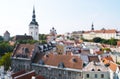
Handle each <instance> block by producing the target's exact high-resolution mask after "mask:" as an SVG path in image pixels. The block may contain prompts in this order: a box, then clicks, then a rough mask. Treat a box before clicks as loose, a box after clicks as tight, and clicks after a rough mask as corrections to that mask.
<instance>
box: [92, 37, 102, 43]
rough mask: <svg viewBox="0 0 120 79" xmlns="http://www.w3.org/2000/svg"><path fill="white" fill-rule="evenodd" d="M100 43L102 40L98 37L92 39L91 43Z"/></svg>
mask: <svg viewBox="0 0 120 79" xmlns="http://www.w3.org/2000/svg"><path fill="white" fill-rule="evenodd" d="M101 41H102V39H101V38H100V37H95V38H93V42H95V43H99V42H101Z"/></svg>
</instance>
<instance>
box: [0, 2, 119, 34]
mask: <svg viewBox="0 0 120 79" xmlns="http://www.w3.org/2000/svg"><path fill="white" fill-rule="evenodd" d="M119 3H120V0H114V1H113V0H100V1H98V0H91V1H89V0H74V1H73V0H57V1H56V0H25V1H24V0H20V1H16V0H12V1H10V0H3V1H0V9H1V15H0V36H3V34H4V33H5V31H6V30H7V31H8V32H10V34H11V36H15V35H24V34H25V33H26V34H27V35H28V29H29V23H30V22H31V20H32V11H33V6H35V14H36V21H37V22H38V24H39V33H40V34H48V33H49V32H50V29H51V28H52V27H55V29H56V31H57V33H58V34H64V33H67V32H70V33H71V32H73V31H82V30H84V31H86V30H90V29H91V25H92V23H93V24H94V29H95V30H100V29H102V28H105V29H116V30H120V28H119V27H120V15H119V14H120V9H119V8H120V6H119Z"/></svg>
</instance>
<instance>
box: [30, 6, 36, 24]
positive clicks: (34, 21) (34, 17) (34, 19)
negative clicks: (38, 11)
mask: <svg viewBox="0 0 120 79" xmlns="http://www.w3.org/2000/svg"><path fill="white" fill-rule="evenodd" d="M30 25H37V26H38V23H37V22H36V15H35V7H34V6H33V15H32V21H31V22H30Z"/></svg>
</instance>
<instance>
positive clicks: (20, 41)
mask: <svg viewBox="0 0 120 79" xmlns="http://www.w3.org/2000/svg"><path fill="white" fill-rule="evenodd" d="M36 42H38V41H36V40H18V41H17V43H20V44H27V43H29V44H34V43H36Z"/></svg>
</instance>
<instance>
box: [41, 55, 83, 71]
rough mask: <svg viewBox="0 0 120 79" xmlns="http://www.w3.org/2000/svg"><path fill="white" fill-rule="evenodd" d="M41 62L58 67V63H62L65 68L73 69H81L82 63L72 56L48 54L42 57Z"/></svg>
mask: <svg viewBox="0 0 120 79" xmlns="http://www.w3.org/2000/svg"><path fill="white" fill-rule="evenodd" d="M42 59H43V61H44V63H45V64H47V65H51V66H58V65H59V63H61V62H62V63H64V66H65V67H66V68H73V69H82V68H83V61H82V60H81V59H80V58H79V57H78V56H72V55H54V54H49V55H47V56H44V57H43V58H42Z"/></svg>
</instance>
